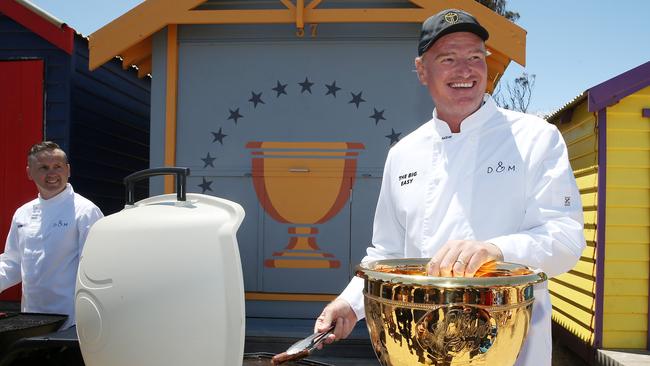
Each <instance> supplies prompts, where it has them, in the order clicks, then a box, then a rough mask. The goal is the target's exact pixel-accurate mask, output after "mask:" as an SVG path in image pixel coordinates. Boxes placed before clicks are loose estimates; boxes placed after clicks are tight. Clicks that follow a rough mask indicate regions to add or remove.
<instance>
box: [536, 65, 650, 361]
mask: <svg viewBox="0 0 650 366" xmlns="http://www.w3.org/2000/svg"><path fill="white" fill-rule="evenodd" d="M547 120H548V121H549V122H551V123H553V124H555V125H557V126H558V128H559V129H560V131H561V132H562V134H563V135H564V139H565V140H566V143H567V146H568V150H569V158H570V160H571V165H572V167H573V170H574V173H575V176H576V177H577V181H578V186H579V188H580V192H581V195H582V203H583V205H584V218H585V237H586V239H587V248H586V249H585V251H584V252H583V255H582V257H581V258H580V262H579V263H578V265H577V266H576V267H575V268H574V269H573V270H571V271H570V272H568V273H566V274H563V275H561V276H558V277H557V278H553V279H551V280H550V284H549V289H550V291H551V295H552V302H553V319H554V321H555V328H554V332H555V334H557V335H559V336H561V337H563V338H565V339H567V340H572V341H573V347H572V348H573V349H574V350H576V351H578V353H579V354H581V355H582V356H583V358H585V359H586V360H588V361H590V362H593V360H594V359H595V358H596V357H601V352H596V351H598V350H601V349H632V350H648V349H649V348H650V332H648V329H649V324H650V316H649V315H650V314H649V312H648V303H649V301H650V297H649V296H648V295H649V288H650V287H649V282H648V278H649V275H648V273H649V269H650V266H649V264H650V256H649V253H650V211H649V208H650V155H649V154H648V152H649V151H650V62H647V63H645V64H643V65H640V66H638V67H636V68H634V69H632V70H629V71H627V72H625V73H623V74H620V75H618V76H616V77H614V78H612V79H610V80H607V81H605V82H603V83H601V84H598V85H596V86H594V87H592V88H589V89H587V90H586V91H585V92H583V93H582V94H580V95H579V96H578V97H576V98H575V99H574V100H573V101H571V102H570V103H568V104H567V105H566V106H564V107H563V108H562V109H560V110H558V111H557V112H555V113H553V114H552V115H551V116H549V117H548V118H547Z"/></svg>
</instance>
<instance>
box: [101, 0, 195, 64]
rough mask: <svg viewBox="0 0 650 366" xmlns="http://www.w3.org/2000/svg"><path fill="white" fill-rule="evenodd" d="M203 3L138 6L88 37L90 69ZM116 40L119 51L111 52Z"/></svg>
mask: <svg viewBox="0 0 650 366" xmlns="http://www.w3.org/2000/svg"><path fill="white" fill-rule="evenodd" d="M204 2H205V0H157V1H144V2H142V3H140V4H139V5H138V6H136V7H135V8H133V9H131V10H130V11H129V12H128V13H126V14H123V15H122V16H121V17H119V18H117V19H115V20H114V21H112V22H110V23H109V24H107V25H105V26H104V27H102V28H100V29H99V30H97V31H96V32H95V33H93V34H91V35H90V36H89V37H88V39H89V45H88V48H89V51H90V52H89V53H90V60H89V62H88V66H89V68H90V70H94V69H96V68H98V67H99V66H101V65H103V64H104V63H105V62H107V61H108V60H110V59H112V58H113V57H114V56H116V55H117V54H119V53H121V52H122V50H124V49H127V48H130V47H132V46H134V45H136V44H138V43H139V42H141V41H143V40H145V39H146V38H147V37H149V36H151V35H152V34H153V33H155V32H157V31H159V30H160V29H163V28H164V27H166V26H167V24H170V23H172V22H170V18H172V17H173V15H174V14H176V13H179V12H184V11H187V9H193V8H195V7H197V6H198V5H200V4H202V3H204ZM116 39H117V40H119V43H120V45H119V50H116V49H115V47H116V46H115V45H114V43H115V42H114V41H115V40H116Z"/></svg>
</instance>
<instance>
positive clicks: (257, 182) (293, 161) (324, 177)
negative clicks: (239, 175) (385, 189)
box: [246, 141, 364, 268]
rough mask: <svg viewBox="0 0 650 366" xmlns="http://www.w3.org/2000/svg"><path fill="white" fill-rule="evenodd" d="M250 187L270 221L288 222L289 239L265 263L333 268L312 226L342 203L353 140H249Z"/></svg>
mask: <svg viewBox="0 0 650 366" xmlns="http://www.w3.org/2000/svg"><path fill="white" fill-rule="evenodd" d="M246 147H247V148H248V149H250V150H251V154H252V158H251V160H252V174H253V185H254V186H255V192H256V193H257V198H258V199H259V201H260V203H261V205H262V207H263V208H264V210H265V211H266V212H267V213H268V214H269V215H270V216H271V217H272V218H273V219H275V220H276V221H278V222H282V223H287V224H291V225H292V226H290V227H289V229H288V233H289V234H290V237H289V243H288V244H287V246H286V247H285V248H284V250H283V251H281V252H275V253H273V258H269V259H266V260H265V261H264V266H265V267H271V268H338V267H340V266H341V262H340V261H339V260H338V259H336V258H334V255H332V254H331V253H326V252H323V251H322V250H320V248H319V247H318V244H317V243H316V235H317V234H318V227H316V225H318V224H322V223H324V222H327V221H328V220H330V219H331V218H332V217H334V216H335V215H336V214H337V213H338V212H339V211H340V210H341V208H343V206H344V205H345V203H346V202H347V201H348V198H349V197H350V191H351V189H352V186H353V185H354V179H355V174H356V169H357V165H356V164H357V156H358V155H359V150H363V149H364V145H363V144H361V143H358V142H270V141H266V142H249V143H248V144H246Z"/></svg>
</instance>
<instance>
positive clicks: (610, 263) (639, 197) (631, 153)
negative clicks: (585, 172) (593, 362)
mask: <svg viewBox="0 0 650 366" xmlns="http://www.w3.org/2000/svg"><path fill="white" fill-rule="evenodd" d="M648 104H650V87H646V88H644V89H641V90H639V91H638V92H636V93H634V94H631V95H629V96H626V97H625V98H623V99H622V100H621V101H620V102H619V103H617V104H616V105H613V106H611V107H608V108H607V121H608V122H607V141H608V146H607V161H608V165H607V171H608V174H607V229H606V232H607V247H606V260H605V288H604V291H605V292H604V293H605V303H604V308H603V309H604V312H603V347H605V348H642V349H645V348H646V347H647V344H646V343H647V338H648V273H649V265H650V263H649V262H650V154H649V151H650V125H649V124H648V120H647V118H643V117H642V115H641V110H642V109H643V108H647V106H648Z"/></svg>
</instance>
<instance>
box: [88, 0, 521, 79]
mask: <svg viewBox="0 0 650 366" xmlns="http://www.w3.org/2000/svg"><path fill="white" fill-rule="evenodd" d="M204 2H205V0H148V1H145V2H143V3H141V4H140V5H138V6H136V7H135V8H133V9H132V10H131V11H129V12H128V13H126V14H124V15H122V16H121V17H119V18H118V19H116V20H114V21H113V22H111V23H109V24H108V25H106V26H104V27H103V28H101V29H99V30H98V31H96V32H95V33H93V34H91V35H90V37H89V39H90V62H89V66H90V69H91V70H93V69H96V68H97V67H99V66H101V65H102V64H103V63H105V62H106V61H108V60H110V59H111V58H112V57H114V56H116V55H117V54H120V53H121V52H123V51H124V50H125V49H128V48H130V47H132V46H134V45H136V44H138V43H139V42H141V41H142V40H144V39H146V38H148V37H149V36H151V35H152V34H154V33H155V32H157V31H159V30H160V29H162V28H164V27H165V26H166V25H168V24H291V23H295V24H297V25H298V26H299V28H300V25H301V24H303V25H304V23H313V24H318V23H421V22H422V21H424V20H425V19H427V18H428V17H429V16H431V15H432V14H434V13H437V12H439V11H441V10H444V9H446V8H448V7H450V6H452V7H455V8H460V9H465V10H467V11H468V12H470V13H472V14H473V15H474V16H475V17H476V18H478V19H479V21H480V22H481V24H482V25H483V26H484V27H485V28H487V29H488V31H489V32H490V38H489V39H488V40H487V42H486V44H487V46H488V47H489V48H490V49H492V50H498V51H499V52H501V53H502V54H504V55H505V56H507V57H508V58H509V59H512V60H514V61H515V62H517V63H518V64H520V65H522V66H525V60H526V31H525V30H524V29H522V28H520V27H519V26H517V25H516V24H514V23H513V22H511V21H509V20H507V19H506V18H504V17H502V16H500V15H498V14H496V13H495V12H493V11H492V10H490V9H488V8H487V7H484V6H482V5H480V4H478V3H477V2H475V1H474V0H455V1H453V2H442V1H438V0H411V2H412V3H413V4H415V5H417V6H419V8H411V9H394V8H384V9H317V8H316V7H317V6H318V5H319V3H320V2H321V1H318V0H312V1H311V2H310V3H309V4H307V5H306V6H305V4H304V0H299V1H298V2H297V5H296V6H291V7H290V8H286V9H259V10H192V9H195V8H196V7H197V6H198V5H200V4H202V3H204ZM280 2H282V3H283V4H284V5H285V6H286V5H287V4H288V3H290V2H287V1H282V0H280ZM301 13H302V17H301V15H300V14H301Z"/></svg>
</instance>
